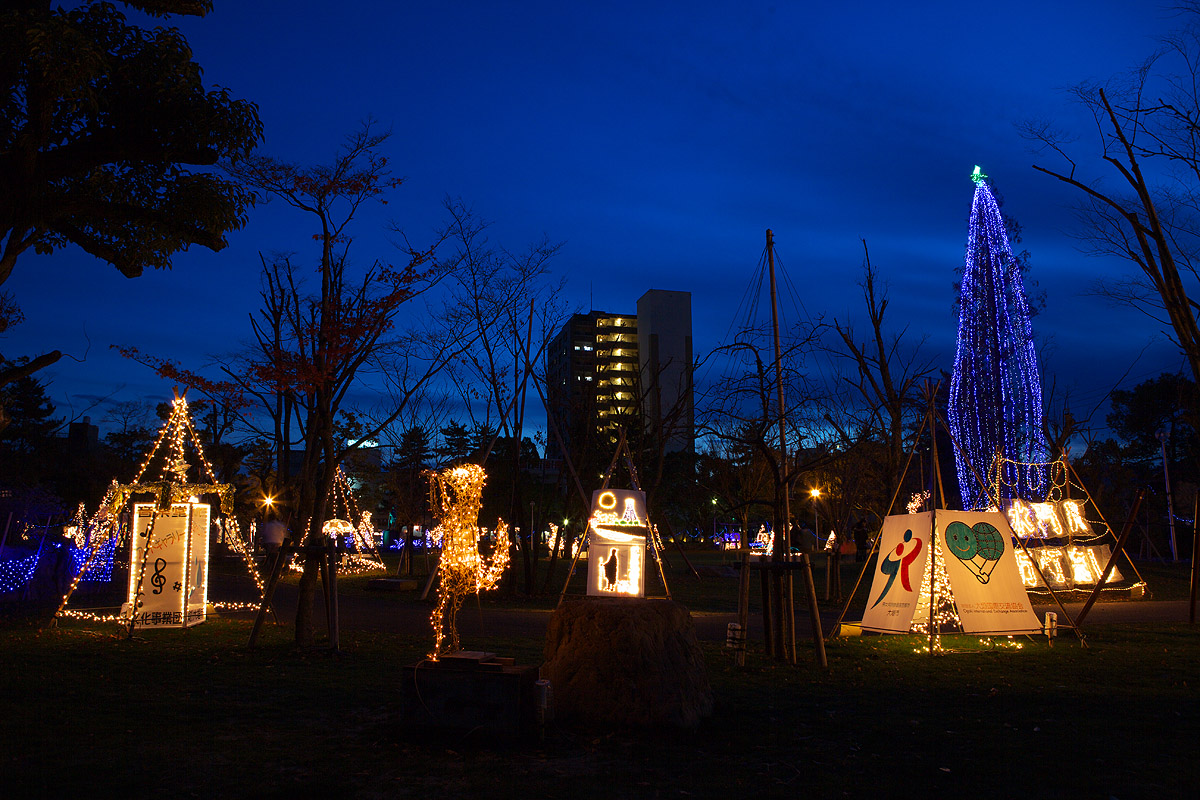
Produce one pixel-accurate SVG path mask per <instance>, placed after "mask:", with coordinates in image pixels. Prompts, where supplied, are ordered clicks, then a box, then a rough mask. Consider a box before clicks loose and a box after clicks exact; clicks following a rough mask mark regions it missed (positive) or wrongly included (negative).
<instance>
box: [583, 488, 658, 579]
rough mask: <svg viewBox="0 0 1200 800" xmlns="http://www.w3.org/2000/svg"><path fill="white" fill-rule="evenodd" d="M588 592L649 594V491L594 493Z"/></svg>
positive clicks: (613, 490) (617, 490)
mask: <svg viewBox="0 0 1200 800" xmlns="http://www.w3.org/2000/svg"><path fill="white" fill-rule="evenodd" d="M589 527H590V530H589V531H588V575H587V593H588V594H589V595H596V596H607V597H644V596H645V594H646V586H645V584H646V581H645V578H646V537H647V535H648V534H649V533H650V529H649V527H648V523H647V518H646V495H645V493H644V492H638V491H634V490H629V489H602V490H598V491H595V492H593V493H592V518H591V520H590V522H589Z"/></svg>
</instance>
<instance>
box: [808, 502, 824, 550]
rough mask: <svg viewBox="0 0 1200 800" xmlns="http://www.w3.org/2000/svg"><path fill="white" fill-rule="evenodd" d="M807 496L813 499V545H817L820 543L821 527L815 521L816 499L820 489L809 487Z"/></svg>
mask: <svg viewBox="0 0 1200 800" xmlns="http://www.w3.org/2000/svg"><path fill="white" fill-rule="evenodd" d="M808 496H809V497H811V498H812V501H813V539H814V540H815V541H814V542H813V547H814V548H816V547H819V546H820V544H821V527H820V524H819V523H818V522H817V501H818V500H820V499H821V490H820V489H819V488H814V489H809V490H808Z"/></svg>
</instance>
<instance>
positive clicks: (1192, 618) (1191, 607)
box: [1188, 490, 1200, 625]
mask: <svg viewBox="0 0 1200 800" xmlns="http://www.w3.org/2000/svg"><path fill="white" fill-rule="evenodd" d="M1197 561H1200V490H1198V491H1197V492H1196V510H1195V511H1194V512H1193V513H1192V580H1191V589H1190V591H1189V593H1188V624H1189V625H1195V624H1196V562H1197Z"/></svg>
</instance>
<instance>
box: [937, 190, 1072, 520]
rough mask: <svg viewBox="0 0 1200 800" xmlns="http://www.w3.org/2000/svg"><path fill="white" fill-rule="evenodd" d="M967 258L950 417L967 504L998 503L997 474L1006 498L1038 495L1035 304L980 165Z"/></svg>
mask: <svg viewBox="0 0 1200 800" xmlns="http://www.w3.org/2000/svg"><path fill="white" fill-rule="evenodd" d="M971 178H972V180H974V181H975V199H974V202H973V204H972V206H971V220H970V226H969V229H968V240H967V254H966V264H965V269H964V271H963V280H962V290H961V293H960V295H959V317H958V349H957V352H956V354H955V357H954V374H953V376H952V378H951V383H950V405H949V422H950V432H951V433H952V434H953V436H954V439H955V441H956V442H957V444H958V447H956V448H955V452H954V460H955V465H956V466H957V468H958V485H959V488H960V491H961V493H962V501H963V508H964V509H966V510H975V509H986V508H988V507H989V506H991V505H992V504H993V502H992V499H991V498H989V497H988V494H987V489H986V488H985V486H984V484H983V482H986V481H988V480H989V476H992V475H993V469H992V466H993V463H994V462H996V460H997V456H1000V457H1001V458H1002V459H1003V460H1002V461H1000V462H998V463H1000V465H1001V466H1000V468H999V469H1000V474H998V475H996V476H995V477H996V481H995V483H996V485H998V486H999V488H1000V496H1001V498H1021V499H1024V500H1032V501H1040V500H1043V499H1044V496H1045V493H1046V474H1045V473H1046V469H1045V464H1044V462H1046V461H1047V460H1048V458H1047V456H1046V444H1045V439H1044V437H1043V435H1042V387H1041V380H1040V376H1039V373H1038V363H1037V354H1036V352H1035V350H1034V346H1033V328H1032V325H1031V324H1030V321H1029V303H1028V301H1027V300H1026V298H1025V289H1024V287H1023V285H1022V283H1021V270H1020V267H1019V265H1018V264H1017V261H1016V259H1015V258H1014V257H1013V254H1012V248H1011V247H1010V246H1009V242H1008V234H1007V233H1006V232H1005V229H1004V218H1003V217H1002V216H1001V214H1000V207H999V205H998V204H997V203H996V198H995V197H994V196H993V195H992V190H991V187H989V186H988V183H987V180H986V179H987V176H986V175H984V174H983V173H982V172H981V171H980V170H979V167H976V168H975V172H974V173H973V174H972V175H971Z"/></svg>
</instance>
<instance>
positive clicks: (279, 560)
mask: <svg viewBox="0 0 1200 800" xmlns="http://www.w3.org/2000/svg"><path fill="white" fill-rule="evenodd" d="M293 552H295V548H294V547H293V546H291V545H280V546H279V549H278V550H276V551H275V561H274V563H273V564H272V565H271V574H270V577H268V578H267V587H266V589H265V590H264V591H263V598H262V603H261V604H259V606H258V614H256V615H255V617H254V624H253V625H251V626H250V640H249V641H248V642H246V647H247V648H250V649H253V648H254V645H255V643H256V642H257V641H258V633H259V631H260V630H261V629H262V625H263V622H264V621H266V618H267V609H268V608H270V607H271V598H272V597H274V596H275V587H276V585H278V583H279V576H280V574H281V573H282V572H283V562H284V555H285V553H293Z"/></svg>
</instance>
